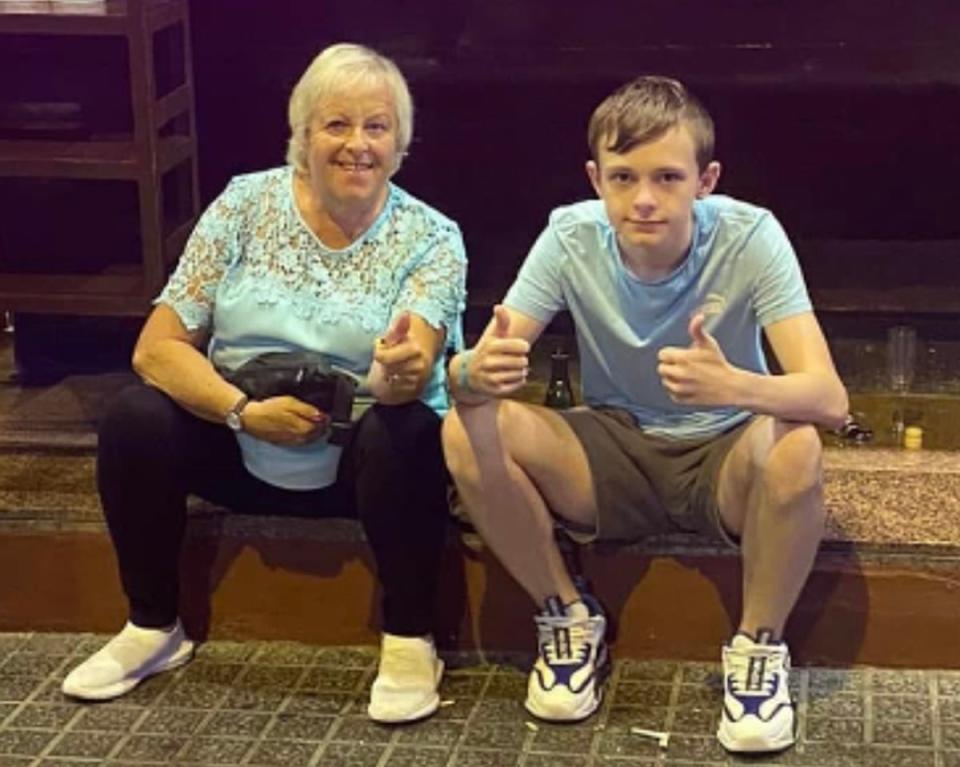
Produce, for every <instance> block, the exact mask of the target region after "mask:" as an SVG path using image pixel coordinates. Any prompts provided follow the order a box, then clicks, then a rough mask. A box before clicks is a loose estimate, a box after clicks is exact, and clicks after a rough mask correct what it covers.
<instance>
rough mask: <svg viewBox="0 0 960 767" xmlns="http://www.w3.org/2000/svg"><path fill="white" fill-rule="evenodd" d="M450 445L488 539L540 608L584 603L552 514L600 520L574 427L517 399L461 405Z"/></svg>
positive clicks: (446, 440) (453, 416)
mask: <svg viewBox="0 0 960 767" xmlns="http://www.w3.org/2000/svg"><path fill="white" fill-rule="evenodd" d="M443 448H444V453H445V455H446V459H447V465H448V466H449V467H450V472H451V474H452V475H453V478H454V481H455V482H456V484H457V489H458V490H459V491H460V495H461V497H462V499H463V501H464V503H465V504H466V507H467V509H468V511H469V513H470V517H471V519H472V520H473V522H474V524H475V525H476V526H477V529H478V530H479V532H480V534H481V536H482V537H483V539H484V540H485V541H486V543H487V545H489V546H490V548H491V550H492V551H493V553H494V554H495V555H496V556H497V558H498V559H499V560H500V562H501V563H502V564H503V566H504V567H505V568H506V569H507V571H508V572H509V573H510V574H511V575H512V576H513V577H514V578H515V579H516V580H517V581H518V582H519V583H520V585H521V586H522V587H523V588H524V589H525V590H526V591H527V592H528V593H529V594H530V596H531V597H533V599H534V601H535V602H536V603H537V605H538V606H542V605H543V603H544V601H545V600H546V599H547V598H548V597H551V596H554V595H556V596H559V597H560V599H561V600H562V601H563V602H564V603H565V604H566V603H570V602H573V601H575V600H576V599H578V598H579V596H578V593H577V590H576V588H575V587H574V585H573V582H572V581H571V579H570V575H569V573H568V572H567V569H566V565H565V564H564V562H563V558H562V556H561V554H560V551H559V549H558V548H557V544H556V541H555V538H554V533H553V519H552V517H551V514H550V512H549V511H548V508H549V509H552V510H553V512H554V513H555V514H558V515H560V516H562V517H564V518H566V519H569V520H571V521H574V522H577V523H579V524H584V525H592V524H595V522H596V515H597V511H596V502H595V500H594V491H593V479H592V477H591V474H590V467H589V464H588V462H587V456H586V453H585V452H584V450H583V447H582V446H581V444H580V441H579V440H578V439H577V438H576V435H575V434H574V432H573V430H572V429H571V428H570V426H569V425H568V424H567V422H566V421H564V420H563V418H561V417H560V416H559V415H557V414H556V413H554V412H553V411H551V410H548V409H546V408H542V407H537V406H534V405H525V404H521V403H517V402H513V401H511V400H496V399H492V400H490V401H488V402H486V403H484V404H482V405H476V406H463V405H458V406H457V407H456V408H455V409H454V410H451V411H450V413H449V414H448V415H447V417H446V419H445V420H444V424H443Z"/></svg>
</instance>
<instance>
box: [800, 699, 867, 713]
mask: <svg viewBox="0 0 960 767" xmlns="http://www.w3.org/2000/svg"><path fill="white" fill-rule="evenodd" d="M864 711H865V704H864V701H863V698H862V697H861V696H859V695H847V694H836V695H826V696H823V697H817V698H812V697H811V698H810V700H809V701H808V703H807V713H808V714H809V715H810V716H811V717H813V716H816V717H835V718H839V719H857V718H863V716H864Z"/></svg>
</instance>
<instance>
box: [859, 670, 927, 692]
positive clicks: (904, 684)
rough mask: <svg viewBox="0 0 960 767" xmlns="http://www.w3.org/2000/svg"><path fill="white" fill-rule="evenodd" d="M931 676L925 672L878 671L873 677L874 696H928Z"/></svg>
mask: <svg viewBox="0 0 960 767" xmlns="http://www.w3.org/2000/svg"><path fill="white" fill-rule="evenodd" d="M930 680H931V676H930V675H929V674H928V673H926V672H923V671H904V670H902V669H897V670H888V669H876V670H875V671H874V672H873V675H872V684H871V689H872V690H873V693H874V694H887V695H928V694H929V692H930Z"/></svg>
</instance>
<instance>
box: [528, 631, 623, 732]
mask: <svg viewBox="0 0 960 767" xmlns="http://www.w3.org/2000/svg"><path fill="white" fill-rule="evenodd" d="M610 666H611V664H610V652H609V650H607V649H604V658H603V661H602V662H601V663H600V665H599V666H598V667H597V678H596V680H595V681H594V684H595V685H596V688H597V696H596V697H595V698H594V699H593V705H592V706H591V707H590V708H589V710H587V711H584V710H580V711H576V712H575V713H574V714H573V715H572V716H564V717H555V716H549V715H547V714H544V713H543V712H539V711H537V710H536V708H532V707H531V706H530V699H529V698H528V699H527V700H525V701H524V702H523V707H524V708H525V709H526V710H527V713H529V714H530V715H531V716H533V717H535V718H536V719H539V720H540V721H541V722H553V723H555V724H576V723H577V722H582V721H584V720H585V719H589V718H590V717H591V716H593V715H594V714H595V713H597V709H598V708H600V705H601V704H602V703H603V685H604V684H605V683H606V681H607V677H608V676H610Z"/></svg>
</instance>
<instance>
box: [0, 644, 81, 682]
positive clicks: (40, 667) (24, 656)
mask: <svg viewBox="0 0 960 767" xmlns="http://www.w3.org/2000/svg"><path fill="white" fill-rule="evenodd" d="M66 660H67V659H66V658H65V657H64V656H62V655H43V654H41V653H36V652H29V653H28V652H23V651H22V650H21V651H19V652H15V653H12V654H10V655H8V656H7V658H6V660H5V661H4V662H3V663H0V674H2V675H4V676H27V677H38V676H44V677H45V676H47V675H48V674H51V673H52V672H54V671H55V670H56V669H58V668H60V666H63V665H64V664H65V663H66Z"/></svg>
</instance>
